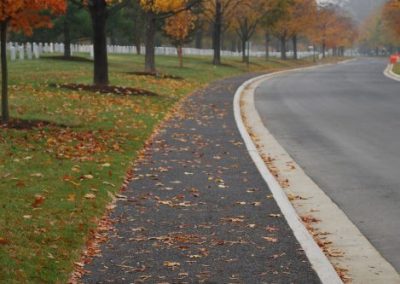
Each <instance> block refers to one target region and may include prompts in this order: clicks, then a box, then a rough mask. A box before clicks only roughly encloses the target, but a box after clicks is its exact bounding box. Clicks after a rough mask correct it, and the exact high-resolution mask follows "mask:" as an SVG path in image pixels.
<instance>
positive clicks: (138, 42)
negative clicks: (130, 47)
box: [135, 40, 142, 55]
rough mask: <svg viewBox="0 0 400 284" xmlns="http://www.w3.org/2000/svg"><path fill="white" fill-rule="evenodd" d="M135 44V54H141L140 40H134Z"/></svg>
mask: <svg viewBox="0 0 400 284" xmlns="http://www.w3.org/2000/svg"><path fill="white" fill-rule="evenodd" d="M135 46H136V54H137V55H140V54H142V46H141V42H140V40H136V41H135Z"/></svg>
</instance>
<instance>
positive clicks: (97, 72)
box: [71, 0, 130, 86]
mask: <svg viewBox="0 0 400 284" xmlns="http://www.w3.org/2000/svg"><path fill="white" fill-rule="evenodd" d="M71 1H72V2H74V3H75V4H77V5H79V6H81V7H84V8H85V9H87V10H88V11H89V14H90V17H91V20H92V30H93V46H94V68H93V71H94V72H93V84H94V85H98V86H102V85H108V83H109V80H108V57H107V37H106V25H107V20H108V18H109V17H110V15H111V14H113V13H115V12H117V11H119V10H120V9H121V8H123V7H125V6H126V5H128V4H129V2H130V0H71Z"/></svg>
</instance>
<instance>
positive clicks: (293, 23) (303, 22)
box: [286, 0, 317, 59]
mask: <svg viewBox="0 0 400 284" xmlns="http://www.w3.org/2000/svg"><path fill="white" fill-rule="evenodd" d="M292 3H293V4H292V5H291V6H290V7H289V9H288V21H287V23H286V24H287V26H288V31H289V36H290V37H291V38H292V42H293V58H294V59H298V56H297V41H298V37H299V36H307V35H308V32H309V27H310V26H312V24H313V23H314V22H315V16H316V11H317V3H316V2H315V0H293V2H292Z"/></svg>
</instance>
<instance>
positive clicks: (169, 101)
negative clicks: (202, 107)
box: [0, 55, 310, 283]
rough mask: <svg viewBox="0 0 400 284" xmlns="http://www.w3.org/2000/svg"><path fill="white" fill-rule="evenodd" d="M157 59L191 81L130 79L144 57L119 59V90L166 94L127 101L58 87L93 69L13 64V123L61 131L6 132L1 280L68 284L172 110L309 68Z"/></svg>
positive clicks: (0, 200)
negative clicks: (191, 97) (231, 86)
mask: <svg viewBox="0 0 400 284" xmlns="http://www.w3.org/2000/svg"><path fill="white" fill-rule="evenodd" d="M224 61H225V65H223V66H220V67H214V66H212V65H211V64H210V59H209V58H196V57H192V58H187V59H185V67H184V68H178V67H177V65H178V62H177V60H176V58H174V57H158V58H157V64H158V68H159V70H160V71H161V72H163V73H166V74H171V75H175V76H180V77H183V78H184V80H173V79H158V78H152V77H143V76H135V75H130V74H129V72H132V71H141V70H142V66H143V57H142V56H131V55H130V56H128V55H127V56H115V55H111V56H110V79H111V83H112V84H113V85H122V86H130V87H139V88H144V89H148V90H151V91H153V92H156V93H159V94H160V96H158V97H139V96H136V97H133V96H132V97H122V96H116V95H101V94H95V93H88V92H76V91H67V90H63V89H59V88H52V87H49V83H90V82H91V75H92V73H91V71H92V64H91V62H76V61H74V62H69V61H62V60H55V59H49V58H44V59H41V60H32V61H23V62H12V63H10V72H9V73H10V105H11V114H12V117H14V118H19V119H24V120H44V121H50V122H52V123H54V125H49V126H45V127H42V128H37V129H31V130H16V129H6V128H0V282H3V283H65V282H66V281H67V279H68V278H69V275H70V273H71V271H72V270H73V266H74V262H76V261H78V260H79V258H80V253H81V250H82V248H83V246H84V244H85V241H86V239H87V237H88V235H89V231H90V230H91V229H93V228H94V227H95V226H96V224H97V221H98V219H99V218H100V217H101V216H102V215H103V213H104V212H105V208H106V205H107V204H108V202H110V200H111V197H110V196H111V195H112V194H115V193H117V192H118V190H119V189H120V186H121V184H122V182H123V180H124V176H125V173H126V171H127V170H128V168H129V166H130V162H131V161H133V160H134V159H135V157H136V155H137V153H138V151H139V150H140V149H141V148H142V147H143V145H144V142H145V141H146V139H147V138H148V137H149V135H150V134H151V133H152V132H153V130H154V128H155V127H156V126H157V124H158V123H159V122H160V121H161V120H162V119H163V118H164V117H165V115H166V114H167V113H168V111H169V110H171V108H172V106H173V105H175V104H176V103H177V102H178V101H179V100H180V99H181V98H182V97H183V96H185V95H187V94H189V93H190V92H192V91H193V90H195V89H197V88H200V87H202V86H204V85H205V84H206V83H208V82H210V81H213V80H216V79H219V78H222V77H227V76H232V75H236V74H240V73H243V72H247V71H261V70H265V71H267V70H272V69H282V68H290V67H294V66H298V65H304V64H309V63H310V62H308V61H297V62H294V61H286V62H282V61H280V60H273V61H269V62H263V60H258V61H257V62H258V63H257V64H252V65H250V68H248V67H247V66H246V65H243V64H242V63H241V62H240V61H239V60H236V59H226V60H224Z"/></svg>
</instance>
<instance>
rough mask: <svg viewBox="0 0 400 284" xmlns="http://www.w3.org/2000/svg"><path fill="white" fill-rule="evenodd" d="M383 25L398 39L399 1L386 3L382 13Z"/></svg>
mask: <svg viewBox="0 0 400 284" xmlns="http://www.w3.org/2000/svg"><path fill="white" fill-rule="evenodd" d="M382 14H383V19H384V23H385V25H387V27H388V28H389V29H390V30H391V31H392V32H393V33H394V34H395V36H396V37H397V38H400V1H398V0H390V1H388V2H387V3H386V4H385V6H384V8H383V11H382Z"/></svg>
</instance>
